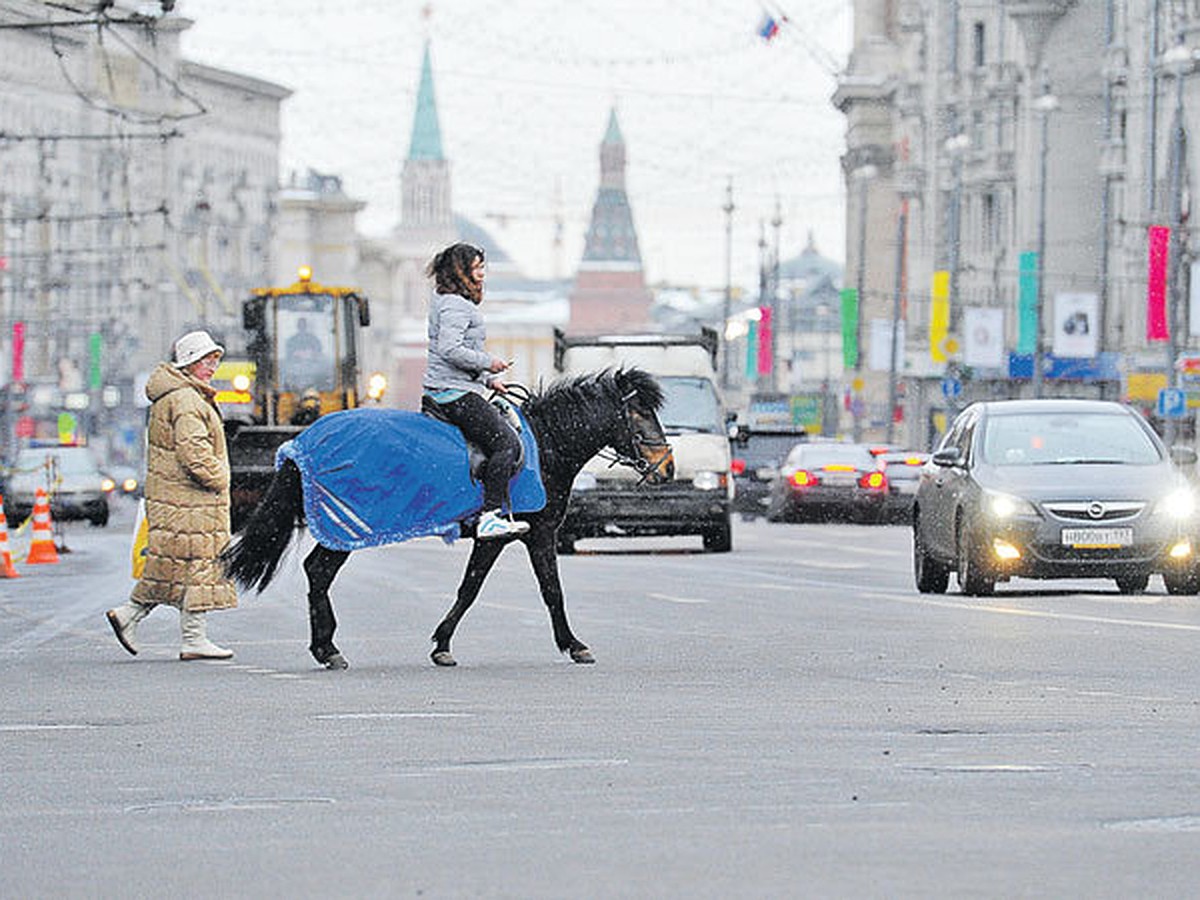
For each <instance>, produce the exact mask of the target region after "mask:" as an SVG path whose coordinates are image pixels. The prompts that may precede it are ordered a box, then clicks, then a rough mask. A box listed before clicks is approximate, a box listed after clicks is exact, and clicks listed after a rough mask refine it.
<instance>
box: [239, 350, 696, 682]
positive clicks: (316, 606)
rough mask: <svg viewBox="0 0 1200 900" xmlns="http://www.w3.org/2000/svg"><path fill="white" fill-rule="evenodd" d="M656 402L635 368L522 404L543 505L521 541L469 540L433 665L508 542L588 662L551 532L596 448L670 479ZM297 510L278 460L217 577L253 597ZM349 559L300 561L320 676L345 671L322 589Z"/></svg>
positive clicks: (571, 649) (445, 659) (559, 628)
mask: <svg viewBox="0 0 1200 900" xmlns="http://www.w3.org/2000/svg"><path fill="white" fill-rule="evenodd" d="M662 399H663V397H662V390H661V389H660V388H659V386H658V383H657V382H656V381H655V380H654V379H653V378H652V377H651V376H650V375H648V374H646V373H645V372H643V371H641V370H640V369H621V370H616V371H613V370H607V371H605V372H601V373H599V374H595V375H585V376H580V377H577V378H573V379H568V380H563V381H559V382H556V383H555V384H553V385H551V386H550V388H548V389H547V390H545V391H544V392H541V393H535V394H533V395H531V396H530V397H529V399H528V400H526V401H525V403H524V404H523V405H522V406H521V411H522V413H523V414H524V416H525V418H526V420H527V421H528V423H529V428H530V430H531V431H532V432H533V435H534V437H535V439H536V441H537V447H538V454H539V462H540V465H541V475H542V484H543V485H544V487H545V489H546V498H547V500H546V505H545V506H544V507H543V508H542V509H541V510H539V511H538V512H535V513H526V514H518V516H517V518H519V519H524V520H526V521H528V522H529V531H527V532H526V533H524V534H522V535H519V536H516V537H511V538H505V539H500V540H487V541H480V540H475V542H474V544H473V546H472V548H471V557H470V559H469V560H468V561H467V570H466V573H465V574H464V575H463V579H462V583H461V584H459V586H458V598H457V600H456V601H455V603H454V605H453V606H452V607H451V608H450V611H449V612H448V613H447V614H446V617H445V618H444V619H442V621H441V623H440V624H439V625H438V626H437V629H436V630H435V631H434V633H433V637H432V640H433V642H434V648H433V652H432V654H431V658H432V660H433V661H434V663H436V664H437V665H439V666H453V665H455V661H454V657H453V656H451V655H450V639H451V638H452V637H453V636H454V630H455V628H457V627H458V623H459V621H460V620H461V619H462V617H463V616H464V615H465V614H466V612H467V610H468V609H470V607H471V604H472V603H474V602H475V598H476V597H477V596H478V595H479V590H480V588H481V587H482V586H483V582H484V579H485V578H487V575H488V572H490V571H491V568H492V565H493V564H494V563H495V562H496V559H497V558H498V557H499V556H500V553H501V551H503V550H504V548H505V547H506V546H507V545H508V544H510V543H512V542H513V541H514V540H519V541H521V542H522V543H524V544H525V548H526V550H527V552H528V553H529V559H530V562H531V563H532V565H533V572H534V575H535V576H536V578H537V582H538V586H539V587H540V588H541V592H542V600H543V601H545V603H546V608H547V609H548V610H549V612H550V623H551V625H552V626H553V628H554V642H555V644H557V646H558V649H559V650H560V651H561V652H563V653H569V654H570V656H571V659H572V660H573V661H575V662H577V663H591V662H595V657H594V656H593V655H592V652H591V650H589V649H588V648H587V645H585V644H584V643H583V642H582V641H580V640H579V638H577V637H575V635H574V634H573V633H572V632H571V627H570V625H568V624H567V615H566V612H565V610H564V609H563V592H562V584H561V583H560V581H559V577H558V558H557V555H556V551H555V543H556V542H555V533H556V532H557V531H558V526H559V525H560V524H561V523H562V520H563V516H564V515H566V512H567V501H568V500H569V499H570V495H571V483H572V482H573V481H574V480H575V476H576V475H578V474H579V470H580V469H581V468H583V465H584V463H586V462H587V461H588V460H589V459H591V458H592V457H593V456H595V455H596V454H597V453H599V452H600V451H602V450H604V449H605V448H610V449H611V450H612V451H613V454H614V455H613V461H614V463H617V464H621V465H627V466H631V467H633V468H635V469H637V470H638V471H639V472H640V473H641V474H642V478H643V480H645V481H649V482H651V483H660V482H664V481H669V480H671V479H672V478H673V477H674V469H675V463H674V460H673V459H672V457H671V447H670V445H669V444H668V443H667V441H666V438H665V437H664V436H663V430H662V425H661V424H660V422H659V421H658V409H659V407H660V406H661V405H662ZM303 510H304V503H303V495H302V486H301V478H300V470H299V469H298V468H297V467H296V465H295V463H293V462H292V461H291V460H285V461H284V463H283V465H282V466H281V467H280V468H279V469H278V470H277V471H276V473H275V477H274V479H273V480H272V482H271V486H270V487H269V489H268V490H267V493H266V495H265V496H264V498H263V501H262V503H260V504H259V506H258V508H257V509H256V510H255V511H254V513H253V514H252V515H251V517H250V519H249V520H248V522H247V524H246V527H245V529H244V530H243V531H242V533H241V535H240V536H239V537H238V538H237V539H236V540H235V541H234V543H233V544H232V545H231V547H230V549H229V550H228V551H226V554H225V562H226V566H227V570H228V572H229V574H230V576H231V577H232V578H233V579H234V580H235V581H237V582H238V584H240V585H241V586H242V587H243V588H256V589H257V590H260V591H261V590H262V589H263V588H265V587H266V586H267V585H268V584H269V583H270V581H271V579H272V578H273V577H274V575H275V571H276V569H277V567H278V565H279V561H280V559H281V558H282V556H283V553H284V550H286V549H287V546H288V543H289V542H290V541H291V538H292V535H293V533H294V532H295V529H296V527H297V526H298V525H301V524H303ZM349 556H350V551H346V550H333V549H330V548H328V547H324V546H322V545H321V544H319V543H318V544H317V546H316V547H314V548H313V550H312V552H311V553H309V554H308V556H307V558H306V559H305V560H304V572H305V574H306V575H307V576H308V607H309V619H310V624H311V630H312V642H311V643H310V644H309V648H308V649H309V651H310V652H311V653H312V655H313V657H314V658H315V659H316V660H317V662H319V663H321V664H322V665H324V666H325V667H326V668H329V669H344V668H346V666H347V663H346V659H345V657H343V656H342V654H341V652H340V651H339V650H338V649H337V647H336V646H334V643H333V633H334V631H335V630H336V628H337V620H336V619H335V618H334V615H333V606H332V604H331V603H330V600H329V588H330V585H332V584H333V580H334V578H335V577H336V576H337V573H338V571H339V570H340V569H341V567H342V565H343V564H344V563H345V562H346V559H347V558H348V557H349Z"/></svg>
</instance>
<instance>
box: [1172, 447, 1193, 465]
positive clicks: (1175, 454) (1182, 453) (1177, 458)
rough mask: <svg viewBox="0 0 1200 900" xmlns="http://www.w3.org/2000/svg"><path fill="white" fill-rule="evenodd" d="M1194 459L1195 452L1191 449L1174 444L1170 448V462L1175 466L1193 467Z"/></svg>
mask: <svg viewBox="0 0 1200 900" xmlns="http://www.w3.org/2000/svg"><path fill="white" fill-rule="evenodd" d="M1196 459H1197V456H1196V451H1195V450H1194V449H1193V448H1191V447H1188V446H1185V445H1184V444H1176V445H1175V446H1173V447H1172V448H1171V462H1173V463H1175V465H1177V466H1194V465H1195V464H1196Z"/></svg>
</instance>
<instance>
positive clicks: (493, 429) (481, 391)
mask: <svg viewBox="0 0 1200 900" xmlns="http://www.w3.org/2000/svg"><path fill="white" fill-rule="evenodd" d="M485 271H486V265H485V261H484V256H483V251H482V250H480V249H479V248H478V247H474V246H472V245H471V244H452V245H450V246H449V247H447V248H446V249H445V250H443V251H442V252H441V253H439V254H437V255H436V256H435V257H434V258H433V260H432V261H431V262H430V263H429V267H428V268H427V270H426V274H427V275H428V276H429V277H430V278H432V279H433V282H434V291H435V292H434V295H433V299H432V300H431V301H430V304H429V351H428V359H427V365H426V369H425V380H424V382H423V384H424V388H425V397H426V398H428V400H429V401H431V402H433V403H436V404H437V407H438V409H439V410H440V412H441V414H442V416H443V417H444V418H445V419H447V420H448V421H449V422H451V423H453V424H454V425H457V426H458V428H459V430H460V431H462V433H463V435H464V436H465V437H466V438H467V440H468V441H471V442H472V443H474V444H478V445H479V447H480V448H481V449H482V450H483V452H484V453H486V454H487V464H486V465H485V467H484V473H483V513H482V515H481V516H480V518H479V524H478V526H476V529H475V536H476V537H477V538H478V539H480V540H490V539H492V538H502V537H507V536H508V535H513V534H521V533H522V532H525V531H528V530H529V523H528V522H516V521H513V520H512V519H511V518H505V517H503V516H501V514H500V511H501V506H502V505H503V503H504V501H505V499H506V498H507V496H508V482H509V479H511V478H512V476H513V475H514V474H516V470H517V461H518V460H519V459H520V454H521V445H520V442H519V439H518V438H517V436H516V434H515V433H514V432H513V430H512V429H511V428H510V427H509V426H508V425H507V424H506V423H505V421H504V417H503V415H502V414H501V412H500V411H499V410H498V409H496V407H494V406H493V405H492V404H491V403H489V402H488V401H487V399H486V398H485V393H486V392H487V391H488V390H493V391H497V392H499V393H501V394H502V393H504V392H505V390H506V386H505V384H504V382H503V381H501V380H500V373H501V372H503V371H504V370H505V369H507V368H508V367H509V363H507V362H505V361H504V360H503V359H500V358H499V357H497V356H492V355H491V354H490V353H488V352H487V351H486V350H484V349H483V345H484V342H485V341H486V339H487V330H486V328H485V327H484V323H483V313H482V312H480V309H479V306H480V304H481V303H482V302H483V280H484V275H485Z"/></svg>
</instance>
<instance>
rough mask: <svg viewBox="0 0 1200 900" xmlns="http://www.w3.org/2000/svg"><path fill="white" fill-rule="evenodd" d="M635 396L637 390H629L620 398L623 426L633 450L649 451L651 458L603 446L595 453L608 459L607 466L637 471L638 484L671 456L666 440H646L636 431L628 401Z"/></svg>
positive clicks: (657, 469)
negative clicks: (629, 454)
mask: <svg viewBox="0 0 1200 900" xmlns="http://www.w3.org/2000/svg"><path fill="white" fill-rule="evenodd" d="M636 396H637V391H630V392H629V393H628V394H626V395H625V396H624V397H622V398H621V412H622V413H623V414H624V416H625V427H626V429H627V430H628V432H629V443H630V444H632V445H633V448H634V450H636V451H637V452H638V453H639V454H640V453H641V451H642V450H649V451H651V453H650V456H651V457H652V459H653V462H651V460H650V459H647V458H646V457H645V456H642V455H638V456H627V455H625V454H624V453H622V452H621V451H620V450H618V449H616V448H615V447H605V448H604V449H603V450H601V451H600V452H599V453H597V454H596V455H597V456H598V457H599V458H600V459H603V460H607V461H608V467H609V468H610V469H611V468H612V467H613V466H625V467H627V468H630V469H633V470H634V471H635V472H637V473H638V475H639V476H641V477H639V478H638V481H637V483H638V486H639V487H640V486H641V485H643V484H645V483H646V479H648V478H649V477H650V476H651V475H653V474H654V473H655V472H657V471H659V469H661V468H662V467H663V464H664V463H665V462H666V461H667V460H668V459H670V458H671V445H670V444H669V443H667V442H666V441H651V440H647V439H646V437H645V436H644V435H642V434H641V433H639V432H638V429H637V427H636V423H635V422H634V421H633V410H632V409H630V408H629V401H630V400H632V399H633V398H634V397H636Z"/></svg>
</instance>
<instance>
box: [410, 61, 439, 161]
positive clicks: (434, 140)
mask: <svg viewBox="0 0 1200 900" xmlns="http://www.w3.org/2000/svg"><path fill="white" fill-rule="evenodd" d="M408 158H409V159H435V160H441V159H445V156H443V154H442V130H441V128H440V127H439V126H438V114H437V99H436V98H435V97H434V94H433V66H432V64H431V63H430V61H429V41H426V42H425V58H424V60H423V61H422V62H421V86H420V87H419V88H418V89H417V109H416V113H415V114H414V115H413V129H412V141H411V142H410V144H409V147H408Z"/></svg>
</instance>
